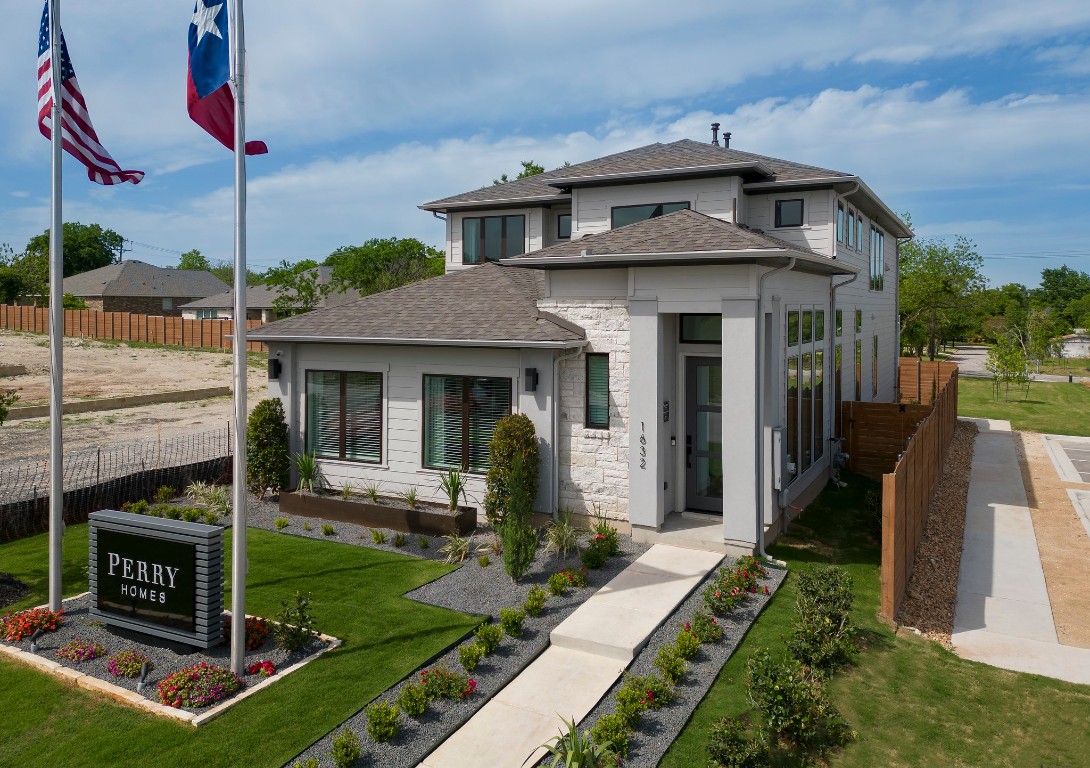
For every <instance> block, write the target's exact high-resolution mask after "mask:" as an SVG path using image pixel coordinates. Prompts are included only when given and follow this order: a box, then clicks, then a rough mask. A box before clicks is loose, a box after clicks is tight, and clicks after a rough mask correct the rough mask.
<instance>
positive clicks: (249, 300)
mask: <svg viewBox="0 0 1090 768" xmlns="http://www.w3.org/2000/svg"><path fill="white" fill-rule="evenodd" d="M316 269H317V270H318V283H319V284H321V285H326V284H328V283H331V282H332V278H333V267H316ZM278 294H279V291H277V290H274V289H272V288H269V287H268V286H265V285H251V286H248V287H247V288H246V306H247V307H248V308H250V309H272V308H273V301H274V300H275V299H276V297H277V295H278ZM359 299H360V294H359V292H358V291H345V292H343V293H342V292H340V291H332V292H331V293H329V294H328V295H326V296H324V297H322V300H321V301H320V302H318V306H319V307H336V306H340V305H341V304H348V303H350V302H353V301H359ZM234 306H235V292H234V290H233V289H228V290H226V291H223V292H221V293H217V294H215V295H213V296H208V297H206V298H203V299H198V300H197V301H191V302H189V303H188V304H182V305H181V306H180V307H178V308H179V309H230V308H232V307H234Z"/></svg>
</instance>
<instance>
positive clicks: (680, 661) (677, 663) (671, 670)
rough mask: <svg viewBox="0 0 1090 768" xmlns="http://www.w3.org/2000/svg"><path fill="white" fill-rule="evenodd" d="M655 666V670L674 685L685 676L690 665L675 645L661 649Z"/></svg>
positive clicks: (671, 644)
mask: <svg viewBox="0 0 1090 768" xmlns="http://www.w3.org/2000/svg"><path fill="white" fill-rule="evenodd" d="M654 664H655V669H657V670H658V671H659V672H661V673H662V676H663V677H665V678H666V679H667V680H669V681H670V682H671V683H674V684H676V683H677V682H678V680H680V679H681V678H682V677H684V676H685V670H686V669H688V668H689V663H688V662H687V661H685V659H684V657H682V655H681V653H680V652H679V651H678V647H677V645H676V644H675V643H670V644H669V645H666V646H663V647H662V648H660V649H659V652H658V653H657V654H655V662H654Z"/></svg>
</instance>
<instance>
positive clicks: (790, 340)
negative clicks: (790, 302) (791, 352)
mask: <svg viewBox="0 0 1090 768" xmlns="http://www.w3.org/2000/svg"><path fill="white" fill-rule="evenodd" d="M798 343H799V312H798V310H796V309H793V310H791V311H790V312H788V313H787V346H789V347H793V346H795V345H796V344H798Z"/></svg>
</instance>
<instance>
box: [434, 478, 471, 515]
mask: <svg viewBox="0 0 1090 768" xmlns="http://www.w3.org/2000/svg"><path fill="white" fill-rule="evenodd" d="M439 488H440V490H442V491H443V493H444V494H446V497H447V500H448V501H447V509H449V510H450V511H451V512H454V511H455V510H457V509H458V497H459V496H461V497H462V501H464V502H465V503H466V504H468V503H469V498H468V497H467V496H466V479H465V478H464V477H462V472H461V470H458V469H453V468H451V469H448V470H447V473H446V474H445V475H443V476H442V477H440V478H439Z"/></svg>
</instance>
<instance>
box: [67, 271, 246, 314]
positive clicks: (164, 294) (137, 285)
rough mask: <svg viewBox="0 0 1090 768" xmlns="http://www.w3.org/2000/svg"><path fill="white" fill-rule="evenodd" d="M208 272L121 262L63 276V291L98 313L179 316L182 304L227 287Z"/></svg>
mask: <svg viewBox="0 0 1090 768" xmlns="http://www.w3.org/2000/svg"><path fill="white" fill-rule="evenodd" d="M228 288H229V286H228V285H227V284H226V283H225V282H223V281H222V280H220V279H219V278H218V277H216V276H215V275H213V274H212V273H211V272H206V271H204V270H197V269H170V268H166V267H157V266H155V265H154V264H145V263H144V262H142V261H122V262H120V263H118V264H109V265H107V266H105V267H99V268H98V269H92V270H91V271H89V272H81V273H80V274H78V275H72V276H71V277H66V278H64V292H65V293H70V294H72V295H73V296H78V297H79V298H81V299H83V300H84V301H85V302H87V307H88V308H89V309H97V310H100V311H102V312H138V313H140V314H144V315H164V316H166V317H181V316H182V311H181V309H180V307H181V305H182V304H187V303H189V302H191V301H195V300H197V299H203V298H204V297H206V296H211V295H212V294H215V293H220V292H222V291H225V290H228Z"/></svg>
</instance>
